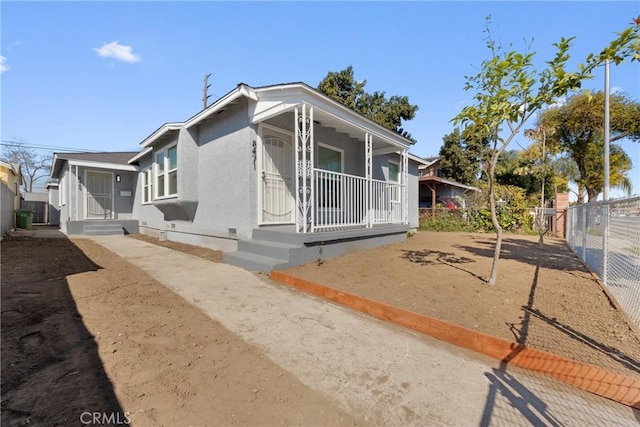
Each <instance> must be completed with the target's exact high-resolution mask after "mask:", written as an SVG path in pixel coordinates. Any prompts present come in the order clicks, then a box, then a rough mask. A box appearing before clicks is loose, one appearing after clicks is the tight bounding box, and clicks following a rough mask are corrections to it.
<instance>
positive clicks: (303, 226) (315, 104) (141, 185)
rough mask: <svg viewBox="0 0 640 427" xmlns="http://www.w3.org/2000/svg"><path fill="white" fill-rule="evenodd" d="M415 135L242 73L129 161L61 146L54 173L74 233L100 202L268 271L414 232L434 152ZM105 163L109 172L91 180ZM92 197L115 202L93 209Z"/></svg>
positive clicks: (143, 228) (166, 234) (150, 227)
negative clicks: (423, 171) (417, 149)
mask: <svg viewBox="0 0 640 427" xmlns="http://www.w3.org/2000/svg"><path fill="white" fill-rule="evenodd" d="M410 144H411V141H409V140H407V139H405V138H403V137H402V136H400V135H399V134H398V133H396V132H394V131H391V130H388V129H386V128H384V127H382V126H380V125H378V124H376V123H374V122H373V121H371V120H369V119H367V118H366V117H364V116H362V115H360V114H358V113H356V112H354V111H352V110H350V109H348V108H346V107H344V106H343V105H341V104H339V103H337V102H336V101H334V100H332V99H330V98H328V97H327V96H325V95H324V94H322V93H320V92H318V91H317V90H315V89H313V88H311V87H309V86H307V85H306V84H304V83H289V84H280V85H274V86H265V87H256V88H254V87H250V86H248V85H246V84H239V85H238V86H237V87H236V88H235V89H234V90H232V91H231V92H229V93H228V94H226V95H225V96H223V97H222V98H220V99H219V100H217V101H216V102H215V103H213V104H212V105H211V106H209V107H207V108H206V109H204V110H202V111H201V112H199V113H198V114H196V115H195V116H193V117H191V118H190V119H188V120H186V121H184V122H174V123H166V124H164V125H163V126H161V127H160V128H159V129H157V130H156V131H155V132H153V133H152V134H151V135H150V136H148V137H147V138H146V139H145V140H143V141H142V142H141V143H140V146H141V149H142V150H141V151H140V152H139V153H131V154H130V156H129V160H128V163H126V162H124V161H123V159H124V158H125V157H126V155H125V153H117V154H121V155H122V157H119V158H118V160H117V161H116V160H115V159H111V165H110V166H111V167H110V168H105V167H101V166H100V165H102V164H104V162H108V161H109V160H108V158H106V157H108V156H109V155H110V153H100V154H93V155H92V154H88V153H85V154H83V155H82V156H83V157H82V158H79V157H78V156H79V155H71V154H61V153H58V154H56V157H55V159H54V166H53V168H52V177H54V178H59V179H60V189H59V193H60V194H61V196H60V200H61V203H60V205H61V224H64V225H62V228H63V230H65V231H66V232H67V233H68V234H73V233H75V232H81V231H82V230H83V229H84V231H87V228H86V227H94V226H95V225H96V224H97V223H98V221H96V219H97V218H96V217H95V216H94V217H91V216H89V213H92V214H95V213H96V212H97V213H98V216H100V219H101V220H107V221H106V222H111V223H113V222H114V220H116V219H117V220H120V219H122V218H130V219H133V220H135V223H136V227H139V230H140V232H141V233H144V234H148V235H152V236H157V237H160V238H162V239H165V238H166V239H168V240H173V241H178V242H184V243H190V244H196V245H200V246H207V247H211V248H217V249H222V250H223V251H225V254H224V258H225V260H226V261H228V262H230V263H234V264H237V265H241V266H243V267H246V268H249V269H252V270H261V271H269V270H271V269H272V268H284V267H287V266H292V265H298V264H301V263H304V262H308V261H311V260H316V259H319V258H329V257H332V256H336V255H339V254H342V253H345V252H347V251H350V250H361V249H364V248H367V247H372V246H377V245H381V244H387V243H393V242H398V241H402V240H404V239H405V238H406V233H407V231H408V230H409V229H410V228H417V226H418V167H419V166H420V165H425V164H426V162H425V161H423V160H422V159H420V158H418V157H415V156H412V155H410V154H409V153H408V149H409V146H410ZM113 154H115V153H111V155H113ZM100 156H105V158H101V157H100ZM88 162H94V164H92V165H90V166H89V165H87V163H88ZM107 172H108V173H109V174H110V175H108V174H107ZM83 174H84V181H81V182H79V181H78V178H77V177H78V176H80V177H82V176H83ZM87 174H89V175H87ZM96 174H101V175H99V176H104V182H102V183H94V185H93V186H89V185H88V184H89V179H90V176H94V177H95V176H96ZM114 175H115V176H114ZM117 176H120V181H116V180H115V177H117ZM84 183H86V184H87V185H85V184H84ZM118 183H120V185H119V187H118ZM110 184H111V186H110ZM67 186H68V189H66V188H67ZM65 191H66V194H63V193H64V192H65ZM123 191H126V192H127V194H131V195H132V197H129V198H127V199H126V200H123V195H122V192H123ZM95 193H99V194H95ZM127 197H128V196H127ZM112 199H113V200H114V201H113V202H111V204H109V203H108V202H107V201H108V200H112ZM76 200H80V204H79V205H77V204H76ZM85 200H87V201H89V202H90V203H94V204H96V202H95V201H96V200H104V202H102V203H97V207H98V208H101V209H89V210H87V209H86V207H85V205H86V202H84V201H85ZM118 200H120V204H118ZM125 202H126V203H125ZM106 222H105V224H106ZM116 222H117V223H118V224H119V223H120V222H119V221H116ZM74 223H80V224H74ZM123 226H124V225H123ZM125 228H126V227H125ZM127 231H129V232H134V231H133V227H132V229H130V230H127ZM136 231H137V230H136Z"/></svg>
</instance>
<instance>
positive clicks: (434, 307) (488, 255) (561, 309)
mask: <svg viewBox="0 0 640 427" xmlns="http://www.w3.org/2000/svg"><path fill="white" fill-rule="evenodd" d="M536 242H537V236H514V235H507V236H506V237H505V239H504V242H503V246H502V259H501V261H500V264H499V270H498V283H497V285H496V286H488V285H487V284H486V283H485V282H484V281H483V278H486V277H488V275H489V272H490V270H491V261H492V256H493V245H494V237H493V236H492V235H488V234H486V235H485V234H468V233H429V232H421V233H417V234H416V235H414V236H413V237H411V238H410V239H408V240H407V241H406V242H403V243H398V244H395V245H389V246H384V247H379V248H375V249H370V250H367V251H365V252H361V253H353V254H349V255H345V256H342V257H339V258H335V259H329V260H321V261H323V262H320V265H319V263H318V262H312V263H309V264H306V265H304V266H300V267H297V268H292V269H288V270H286V272H287V273H289V274H291V275H294V276H297V277H300V278H304V279H307V280H311V281H314V282H316V283H321V284H324V285H327V286H330V287H333V288H337V289H340V290H343V291H346V292H350V293H353V294H357V295H360V296H364V297H367V298H370V299H373V300H377V301H381V302H385V303H388V304H391V305H395V306H398V307H402V308H405V309H408V310H411V311H414V312H417V313H421V314H425V315H428V316H431V317H435V318H437V319H441V320H444V321H447V322H451V323H455V324H457V325H461V326H464V327H467V328H470V329H474V330H476V331H479V332H483V333H486V334H490V335H494V336H497V337H501V338H504V339H506V340H509V341H512V342H518V343H521V344H524V345H527V346H530V347H532V348H536V349H539V350H545V351H549V352H552V353H555V354H558V355H561V356H565V357H568V358H571V359H574V360H578V361H581V362H586V363H590V364H593V365H596V366H601V367H604V368H607V369H609V370H612V371H615V372H618V373H622V374H625V375H628V376H631V377H635V378H640V342H639V341H638V339H637V337H636V336H635V335H634V333H633V332H632V331H631V329H630V328H629V326H628V324H627V323H625V321H624V319H623V316H622V315H621V313H619V312H618V311H617V310H615V309H614V308H613V307H612V305H611V304H610V303H609V300H608V298H607V297H606V295H605V293H604V292H603V290H602V288H601V287H600V285H599V284H598V283H597V282H596V281H595V280H594V279H593V278H592V277H591V275H590V274H589V272H588V271H587V270H586V269H585V268H584V267H583V265H582V263H581V262H580V260H579V259H578V258H577V257H575V256H574V255H573V254H572V253H571V252H570V251H569V249H567V247H566V244H565V242H564V241H563V240H560V239H553V238H547V239H546V240H545V245H544V247H543V248H539V247H538V246H537V245H536Z"/></svg>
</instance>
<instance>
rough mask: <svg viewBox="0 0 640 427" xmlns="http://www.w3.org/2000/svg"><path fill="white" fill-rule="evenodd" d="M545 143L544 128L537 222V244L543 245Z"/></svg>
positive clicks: (544, 231)
mask: <svg viewBox="0 0 640 427" xmlns="http://www.w3.org/2000/svg"><path fill="white" fill-rule="evenodd" d="M545 143H546V135H545V133H544V130H543V131H542V180H541V181H542V185H541V186H542V190H541V195H540V223H539V224H538V236H539V238H538V246H543V245H544V235H545V233H546V232H547V231H546V224H545V221H544V184H545V179H546V172H547V170H546V165H547V164H546V160H547V159H546V156H547V153H546V152H545ZM543 226H544V227H545V229H544V230H543V229H542V227H543Z"/></svg>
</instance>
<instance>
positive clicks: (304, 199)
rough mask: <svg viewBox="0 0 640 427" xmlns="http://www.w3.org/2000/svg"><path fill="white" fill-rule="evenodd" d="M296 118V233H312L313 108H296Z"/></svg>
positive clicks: (301, 106)
mask: <svg viewBox="0 0 640 427" xmlns="http://www.w3.org/2000/svg"><path fill="white" fill-rule="evenodd" d="M294 117H295V136H294V139H295V168H296V170H295V187H296V188H295V192H296V232H297V233H311V232H313V230H314V225H315V224H314V222H315V212H314V196H315V191H314V190H315V183H314V174H313V168H314V150H313V139H314V138H313V107H308V106H307V105H306V104H302V105H300V107H296V108H295V110H294Z"/></svg>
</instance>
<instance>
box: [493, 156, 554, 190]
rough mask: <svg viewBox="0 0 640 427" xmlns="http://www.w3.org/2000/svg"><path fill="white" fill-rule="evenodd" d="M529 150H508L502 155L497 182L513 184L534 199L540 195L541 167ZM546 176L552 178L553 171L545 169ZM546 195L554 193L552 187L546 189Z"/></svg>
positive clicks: (497, 170)
mask: <svg viewBox="0 0 640 427" xmlns="http://www.w3.org/2000/svg"><path fill="white" fill-rule="evenodd" d="M529 156H530V154H529V151H527V150H524V151H517V150H507V151H505V152H504V153H502V155H501V156H500V159H499V160H498V163H497V164H496V170H495V175H496V183H498V184H500V185H511V186H516V187H520V188H522V189H523V190H524V194H525V196H526V197H527V198H529V199H533V198H535V197H537V196H539V195H540V192H541V190H542V185H541V173H542V170H541V167H540V164H539V163H538V162H537V161H536V159H532V158H530V157H529ZM545 178H546V179H551V178H552V177H551V172H550V171H549V170H547V171H545ZM545 191H546V192H545V196H547V197H549V196H551V195H552V194H553V193H552V192H551V190H550V189H545Z"/></svg>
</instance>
